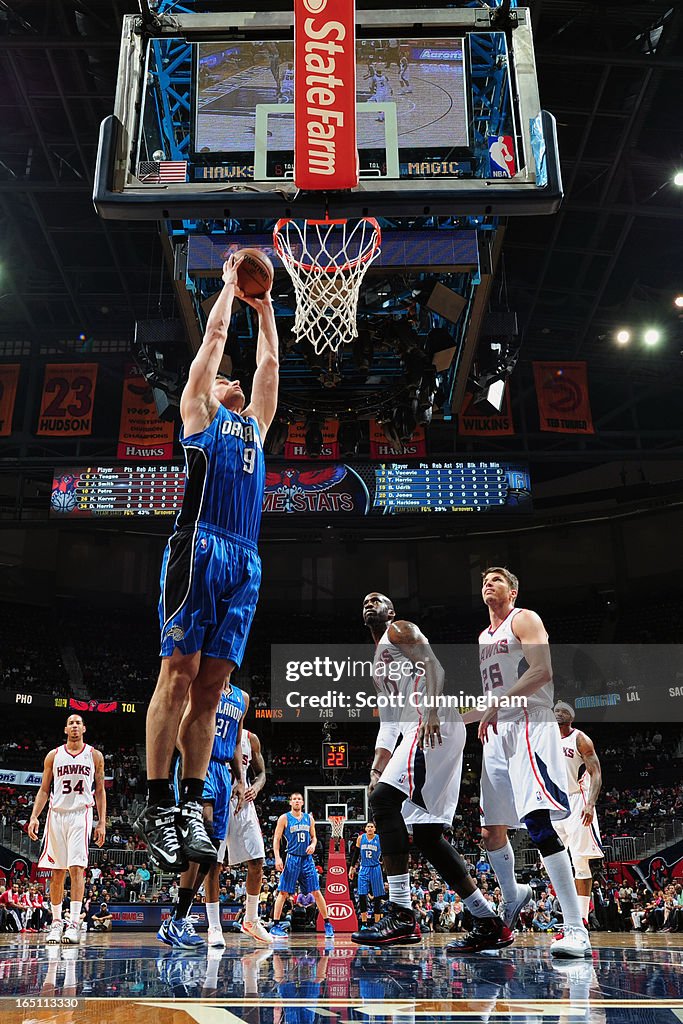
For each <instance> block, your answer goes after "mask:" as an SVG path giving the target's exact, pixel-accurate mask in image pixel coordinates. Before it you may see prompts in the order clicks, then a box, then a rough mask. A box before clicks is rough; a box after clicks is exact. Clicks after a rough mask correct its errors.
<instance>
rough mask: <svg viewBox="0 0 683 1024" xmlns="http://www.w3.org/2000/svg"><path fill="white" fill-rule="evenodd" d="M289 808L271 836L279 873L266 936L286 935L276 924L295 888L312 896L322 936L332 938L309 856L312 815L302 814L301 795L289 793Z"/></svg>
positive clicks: (312, 838) (312, 839) (314, 839)
mask: <svg viewBox="0 0 683 1024" xmlns="http://www.w3.org/2000/svg"><path fill="white" fill-rule="evenodd" d="M289 806H290V808H291V810H290V811H289V812H288V813H287V814H281V815H280V817H279V818H278V819H277V825H276V826H275V835H274V836H273V853H274V854H275V870H276V871H279V872H281V874H280V884H279V885H278V894H277V899H276V900H275V907H274V908H273V926H272V928H271V929H270V934H271V935H286V934H287V932H286V931H285V929H284V928H283V926H282V924H281V923H280V918H281V916H282V909H283V907H284V905H285V900H286V899H287V897H288V896H293V895H294V893H295V892H296V887H297V885H298V886H299V888H300V889H301V891H302V892H303V893H307V892H312V893H313V896H314V897H315V903H316V906H317V908H318V910H319V911H320V913H321V914H322V917H323V920H324V922H325V935H328V936H330V935H334V929H333V927H332V924H331V922H330V920H329V918H328V916H327V904H326V903H325V898H324V896H323V894H322V893H321V891H320V879H319V878H318V872H317V870H316V867H315V864H314V862H313V856H312V854H313V851H314V850H315V848H316V845H317V843H318V840H317V837H316V834H315V821H314V818H313V815H312V814H309V813H308V812H307V811H304V809H303V807H304V798H303V796H302V795H301V793H292V795H291V796H290V798H289ZM283 839H284V840H285V842H286V843H287V859H286V862H285V863H284V864H283V862H282V857H281V856H280V843H281V842H282V840H283Z"/></svg>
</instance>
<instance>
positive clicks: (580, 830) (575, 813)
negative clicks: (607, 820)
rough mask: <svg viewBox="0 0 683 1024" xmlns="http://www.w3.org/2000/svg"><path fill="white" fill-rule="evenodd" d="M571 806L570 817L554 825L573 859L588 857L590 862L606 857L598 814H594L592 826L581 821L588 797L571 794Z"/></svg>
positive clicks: (580, 793)
mask: <svg viewBox="0 0 683 1024" xmlns="http://www.w3.org/2000/svg"><path fill="white" fill-rule="evenodd" d="M569 805H570V807H571V814H570V815H569V817H568V818H565V819H564V820H563V821H556V822H555V823H554V824H555V831H556V832H557V834H558V836H559V837H560V839H561V840H562V842H563V843H564V845H565V846H566V847H567V849H568V850H569V852H570V853H571V855H572V857H588V859H589V860H594V859H595V858H597V857H604V856H605V854H604V851H603V849H602V839H601V838H600V826H599V825H598V815H597V813H596V812H593V820H592V822H591V823H590V825H584V824H583V822H582V820H581V816H582V814H583V809H584V807H585V806H586V796H585V794H584V793H583V791H581V792H579V793H570V794H569Z"/></svg>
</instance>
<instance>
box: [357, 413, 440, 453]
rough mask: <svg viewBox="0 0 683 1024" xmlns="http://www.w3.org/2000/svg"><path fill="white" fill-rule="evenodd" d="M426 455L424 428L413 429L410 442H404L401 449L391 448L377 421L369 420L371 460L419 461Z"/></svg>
mask: <svg viewBox="0 0 683 1024" xmlns="http://www.w3.org/2000/svg"><path fill="white" fill-rule="evenodd" d="M426 454H427V437H426V435H425V429H424V427H415V430H414V431H413V433H412V435H411V437H410V440H408V441H406V442H405V444H404V445H403V447H402V448H392V446H391V444H390V443H389V441H388V440H387V437H386V434H385V433H384V428H383V427H382V425H381V424H380V423H378V422H377V420H370V458H371V459H386V458H387V457H389V458H398V459H419V458H422V456H424V455H426Z"/></svg>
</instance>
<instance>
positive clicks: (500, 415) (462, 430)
mask: <svg viewBox="0 0 683 1024" xmlns="http://www.w3.org/2000/svg"><path fill="white" fill-rule="evenodd" d="M474 397H475V396H474V395H471V394H470V393H469V391H468V392H467V394H466V395H465V401H464V402H463V406H462V409H461V410H460V415H459V416H458V433H459V434H460V435H461V436H463V437H502V436H503V435H507V436H509V435H511V434H514V432H515V425H514V423H513V422H512V403H511V401H510V385H509V384H508V385H506V387H505V396H504V398H503V408H502V409H501V410H500V412H494V413H487V412H484V411H483V410H482V408H481V406H480V405H474Z"/></svg>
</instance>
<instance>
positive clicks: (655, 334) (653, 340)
mask: <svg viewBox="0 0 683 1024" xmlns="http://www.w3.org/2000/svg"><path fill="white" fill-rule="evenodd" d="M660 338H661V334H660V332H659V331H658V330H657V328H656V327H648V329H647V330H646V331H645V333H644V334H643V341H644V342H645V344H646V345H656V344H657V342H658V341H659V339H660Z"/></svg>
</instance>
